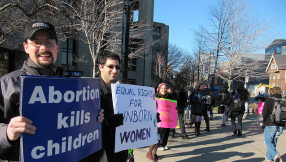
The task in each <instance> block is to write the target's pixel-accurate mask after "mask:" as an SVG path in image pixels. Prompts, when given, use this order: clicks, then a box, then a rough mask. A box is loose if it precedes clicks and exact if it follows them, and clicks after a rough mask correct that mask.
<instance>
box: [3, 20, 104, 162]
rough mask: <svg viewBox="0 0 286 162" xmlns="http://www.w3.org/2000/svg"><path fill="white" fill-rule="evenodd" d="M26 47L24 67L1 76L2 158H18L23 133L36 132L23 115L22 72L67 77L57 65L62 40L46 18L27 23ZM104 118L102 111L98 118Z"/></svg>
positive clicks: (10, 160)
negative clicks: (59, 40)
mask: <svg viewBox="0 0 286 162" xmlns="http://www.w3.org/2000/svg"><path fill="white" fill-rule="evenodd" d="M23 46H24V50H25V52H26V54H27V56H29V58H27V59H26V60H25V62H24V63H23V67H22V68H21V69H19V70H16V71H13V72H11V73H8V74H6V75H4V76H3V77H2V78H1V79H0V159H1V160H0V161H1V162H16V161H19V151H20V138H21V134H22V133H27V134H31V135H34V134H35V131H36V127H35V126H34V125H33V121H31V120H30V119H27V118H26V117H24V116H20V112H19V110H20V109H19V105H20V90H21V85H20V83H21V81H20V76H21V75H36V76H58V77H64V74H65V72H64V69H63V68H60V67H56V66H54V64H55V62H56V60H57V53H58V48H59V43H58V39H57V34H56V31H55V28H54V26H53V25H52V24H51V23H48V22H43V21H31V22H28V23H27V24H26V26H25V33H24V42H23ZM102 120H103V114H102V111H101V114H100V117H99V118H98V121H102Z"/></svg>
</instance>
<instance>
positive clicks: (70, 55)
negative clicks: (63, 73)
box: [61, 38, 76, 70]
mask: <svg viewBox="0 0 286 162" xmlns="http://www.w3.org/2000/svg"><path fill="white" fill-rule="evenodd" d="M75 49H76V41H75V40H74V39H73V38H68V39H67V40H66V41H64V42H63V43H62V60H61V61H62V64H63V65H64V66H67V67H69V66H75V64H76V62H75V61H74V59H75V57H76V50H75ZM67 70H69V69H67Z"/></svg>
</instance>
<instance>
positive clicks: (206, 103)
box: [202, 88, 211, 132]
mask: <svg viewBox="0 0 286 162" xmlns="http://www.w3.org/2000/svg"><path fill="white" fill-rule="evenodd" d="M210 106H211V96H210V94H209V89H208V88H205V89H204V96H202V109H203V116H204V120H205V122H206V129H205V130H204V131H207V132H209V131H210V119H209V115H208V110H209V109H210V108H209V107H210Z"/></svg>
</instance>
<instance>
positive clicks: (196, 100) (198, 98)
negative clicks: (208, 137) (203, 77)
mask: <svg viewBox="0 0 286 162" xmlns="http://www.w3.org/2000/svg"><path fill="white" fill-rule="evenodd" d="M198 87H199V89H197V90H195V91H194V93H193V95H192V101H193V110H194V115H195V116H196V119H195V134H196V136H198V135H201V133H200V127H201V121H202V115H203V105H202V104H203V101H202V96H204V89H205V84H203V83H201V84H199V85H198Z"/></svg>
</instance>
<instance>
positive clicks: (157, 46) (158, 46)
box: [155, 43, 160, 52]
mask: <svg viewBox="0 0 286 162" xmlns="http://www.w3.org/2000/svg"><path fill="white" fill-rule="evenodd" d="M155 46H156V52H159V51H160V43H156V44H155Z"/></svg>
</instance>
